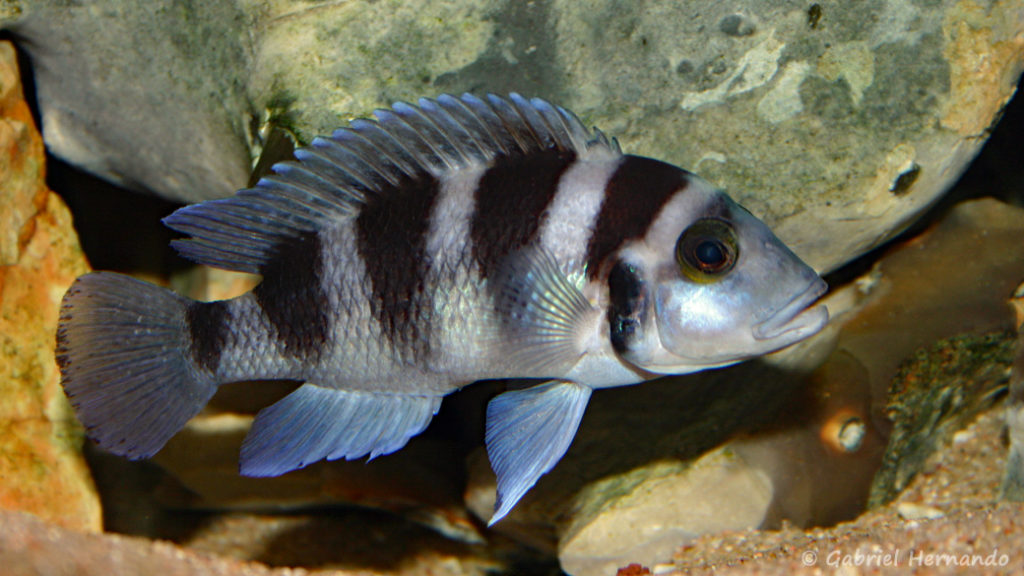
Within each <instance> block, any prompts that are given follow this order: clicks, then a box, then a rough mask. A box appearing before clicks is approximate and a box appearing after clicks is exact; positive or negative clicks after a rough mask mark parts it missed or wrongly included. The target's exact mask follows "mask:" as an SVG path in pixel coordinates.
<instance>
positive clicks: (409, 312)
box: [356, 175, 441, 360]
mask: <svg viewBox="0 0 1024 576" xmlns="http://www.w3.org/2000/svg"><path fill="white" fill-rule="evenodd" d="M440 187H441V185H440V182H438V180H437V179H436V178H434V177H432V176H429V175H422V176H420V177H418V178H417V179H416V180H412V181H409V182H407V183H406V184H405V185H404V186H401V187H399V188H394V189H389V190H385V191H382V192H381V194H380V195H379V196H376V197H374V198H373V199H372V200H371V201H370V202H368V203H367V204H366V205H365V206H363V208H362V210H361V211H360V213H359V216H358V217H357V218H356V243H357V249H358V251H359V255H360V256H361V257H362V260H363V263H364V265H365V267H366V274H367V276H368V277H369V279H370V283H371V286H372V296H371V298H370V310H371V312H372V313H373V315H374V317H375V318H376V319H377V321H378V322H379V323H380V325H381V328H382V329H383V332H384V335H385V336H386V337H388V338H389V339H390V341H391V343H392V344H393V345H394V346H395V347H396V349H398V350H399V351H401V352H405V353H407V354H410V355H411V358H412V359H414V360H418V359H421V358H423V357H424V356H425V355H426V354H428V353H429V346H430V342H429V340H428V335H429V334H430V326H429V317H428V316H426V315H425V314H424V312H425V311H427V310H429V308H430V306H431V302H430V295H429V293H427V291H426V286H425V285H424V281H425V279H426V277H427V274H428V273H429V271H430V262H431V258H430V255H428V254H427V253H426V250H427V232H428V230H429V223H430V215H431V213H432V211H433V209H434V204H435V202H436V201H437V197H438V194H439V192H440Z"/></svg>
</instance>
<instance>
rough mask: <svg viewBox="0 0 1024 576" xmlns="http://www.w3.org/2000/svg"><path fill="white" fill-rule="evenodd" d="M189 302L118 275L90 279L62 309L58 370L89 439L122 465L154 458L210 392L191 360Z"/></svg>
mask: <svg viewBox="0 0 1024 576" xmlns="http://www.w3.org/2000/svg"><path fill="white" fill-rule="evenodd" d="M191 304H192V302H191V301H190V300H187V299H185V298H182V297H181V296H178V295H176V294H174V293H173V292H171V291H169V290H165V289H163V288H161V287H159V286H155V285H153V284H148V283H146V282H141V281H139V280H135V279H134V278H131V277H128V276H124V275H121V274H114V273H109V272H95V273H92V274H86V275H85V276H82V277H81V278H79V279H78V280H76V281H75V283H74V284H73V285H72V286H71V288H70V289H69V290H68V292H67V294H65V295H64V301H63V302H62V304H61V311H60V326H59V328H58V330H57V363H58V364H59V366H60V371H61V382H62V384H63V386H64V392H65V393H66V394H67V396H68V398H69V399H70V400H71V404H72V405H73V406H74V408H75V412H76V413H77V415H78V418H79V420H81V422H82V424H84V425H85V428H86V431H87V433H88V435H89V437H90V438H92V439H93V440H95V441H96V442H97V443H98V444H99V445H100V446H102V447H103V448H104V449H106V450H109V451H110V452H113V453H115V454H119V455H121V456H126V457H128V458H133V459H137V458H148V457H149V456H152V455H153V454H154V453H156V452H157V451H158V450H160V448H162V447H163V446H164V444H165V443H166V442H167V441H168V440H169V439H170V438H171V436H173V435H174V434H175V433H176V432H178V431H179V430H181V428H182V427H184V426H185V423H186V422H188V420H189V419H190V418H192V417H193V416H195V415H196V414H198V413H199V411H200V410H202V408H203V407H204V406H205V405H206V403H207V402H208V401H209V399H210V397H211V396H213V393H214V391H215V390H216V382H215V381H214V380H213V378H212V376H211V375H210V374H209V373H208V372H204V371H202V370H201V369H200V368H199V367H198V366H197V365H196V363H195V362H194V361H193V359H192V357H191V354H190V342H189V338H188V334H187V331H186V322H187V320H186V315H187V311H188V310H189V306H190V305H191Z"/></svg>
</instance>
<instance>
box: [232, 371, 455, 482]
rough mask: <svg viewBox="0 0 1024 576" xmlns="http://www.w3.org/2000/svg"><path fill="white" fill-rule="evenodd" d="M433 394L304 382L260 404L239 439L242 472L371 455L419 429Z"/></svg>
mask: <svg viewBox="0 0 1024 576" xmlns="http://www.w3.org/2000/svg"><path fill="white" fill-rule="evenodd" d="M440 405H441V398H440V397H438V396H411V395H384V394H374V393H372V392H366V391H360V390H339V389H334V388H325V387H322V386H317V385H315V384H310V383H306V384H303V385H302V386H300V387H299V388H298V389H297V390H295V391H294V392H292V393H291V394H289V395H288V396H286V397H284V398H283V399H281V400H279V401H278V402H277V403H275V404H273V405H271V406H269V407H267V408H264V409H263V410H261V411H260V412H259V414H257V415H256V419H255V420H254V421H253V424H252V429H251V430H250V431H249V434H248V436H246V438H245V441H244V442H243V443H242V456H241V462H240V468H241V472H242V474H243V475H245V476H278V475H281V474H284V473H285V472H290V471H291V470H295V469H297V468H302V467H304V466H308V465H309V464H312V463H314V462H317V461H319V460H323V459H325V458H326V459H327V460H337V459H339V458H345V459H347V460H353V459H356V458H362V457H363V456H367V455H369V456H370V458H371V459H372V458H376V457H377V456H380V455H382V454H390V453H391V452H394V451H395V450H398V449H399V448H401V447H402V446H405V444H406V443H407V442H408V441H409V439H410V438H412V437H413V436H415V435H417V434H419V433H420V432H422V431H423V430H424V429H425V428H426V427H427V424H429V423H430V420H431V418H433V417H434V414H436V413H437V410H438V408H439V407H440Z"/></svg>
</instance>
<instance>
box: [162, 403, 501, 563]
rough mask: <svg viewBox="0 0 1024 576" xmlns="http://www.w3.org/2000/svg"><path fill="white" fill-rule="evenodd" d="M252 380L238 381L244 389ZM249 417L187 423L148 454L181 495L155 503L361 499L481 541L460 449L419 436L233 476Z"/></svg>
mask: <svg viewBox="0 0 1024 576" xmlns="http://www.w3.org/2000/svg"><path fill="white" fill-rule="evenodd" d="M257 385H258V384H253V383H247V384H246V385H244V386H246V387H247V388H248V390H249V393H248V394H246V396H250V397H251V396H252V395H253V394H252V388H253V386H257ZM239 386H240V387H241V386H243V385H239ZM228 392H229V393H232V391H228ZM240 392H241V391H240V390H236V391H234V393H235V394H238V393H240ZM222 396H223V395H222ZM219 403H220V404H222V405H223V404H224V403H225V400H223V399H221V400H220V401H219ZM269 403H270V402H267V403H266V404H269ZM236 405H237V404H236ZM264 405H265V404H264ZM260 407H262V406H260ZM251 424H252V416H247V415H240V414H236V413H217V414H209V415H203V416H199V417H198V418H195V419H193V420H192V421H191V422H189V424H188V426H186V428H185V430H184V431H182V432H180V433H179V434H177V435H176V436H175V437H174V438H172V439H171V441H170V442H168V443H167V446H166V447H164V449H163V450H161V451H160V453H158V454H157V455H156V456H155V457H154V461H155V462H156V463H158V464H159V465H160V466H162V467H163V468H164V469H165V470H167V471H168V472H170V474H171V475H173V476H174V478H175V479H176V480H177V482H179V483H180V485H181V487H183V488H184V489H185V490H186V491H187V495H182V494H181V491H180V490H174V491H168V492H167V494H169V497H168V496H165V497H163V498H161V503H162V504H163V505H164V506H165V507H172V508H178V509H182V508H184V509H195V510H221V511H232V510H234V511H237V510H245V511H264V512H272V511H277V512H282V511H289V510H290V511H298V510H309V509H311V508H315V507H336V506H363V507H370V508H376V509H381V510H387V511H390V512H392V513H394V514H396V515H399V516H402V517H405V518H409V519H411V520H413V521H415V522H418V523H419V524H422V525H424V526H427V527H430V528H432V529H434V530H436V531H437V532H438V533H440V534H444V535H446V536H448V537H450V538H452V539H455V540H461V541H465V542H470V543H474V544H480V543H483V541H484V540H483V537H482V535H481V534H480V532H479V529H478V528H477V526H476V525H475V524H474V523H473V521H472V520H470V518H469V515H468V514H467V512H466V510H465V508H464V507H463V506H462V499H461V495H460V493H459V486H460V484H461V483H462V475H461V472H462V469H461V468H462V466H461V454H459V453H458V452H457V451H455V450H453V449H452V448H451V447H450V446H448V445H446V444H445V443H444V442H439V441H436V440H433V441H432V440H431V439H430V438H426V437H417V438H414V439H413V440H412V441H411V442H410V443H409V445H408V446H406V447H405V448H404V449H403V450H401V451H399V452H397V453H395V454H390V455H386V456H382V457H380V458H377V459H375V460H373V461H372V462H366V461H363V460H358V461H353V462H345V461H340V462H319V463H316V464H313V465H311V466H308V467H306V468H303V469H302V470H296V471H293V472H290V473H288V474H285V475H283V476H279V477H276V478H248V477H244V476H239V475H238V455H239V450H240V448H241V445H242V439H243V438H244V436H245V434H246V433H247V432H248V431H249V427H250V425H251Z"/></svg>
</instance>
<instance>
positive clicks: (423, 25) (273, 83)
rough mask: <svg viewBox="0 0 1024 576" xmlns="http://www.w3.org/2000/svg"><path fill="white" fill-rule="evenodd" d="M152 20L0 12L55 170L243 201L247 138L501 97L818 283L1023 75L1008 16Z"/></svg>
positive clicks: (237, 8)
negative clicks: (664, 173) (605, 153)
mask: <svg viewBox="0 0 1024 576" xmlns="http://www.w3.org/2000/svg"><path fill="white" fill-rule="evenodd" d="M158 5H159V6H161V7H166V6H169V4H164V3H161V4H158ZM154 6H155V5H154V4H153V2H151V1H149V0H147V1H145V2H143V1H140V0H135V1H132V2H122V3H119V4H118V7H117V8H110V9H106V10H95V9H90V8H85V7H79V8H67V7H65V5H64V3H63V2H59V1H57V0H23V1H22V2H20V3H17V9H8V11H7V12H6V13H4V14H0V24H2V25H3V26H4V27H6V28H8V29H10V30H12V31H13V32H14V34H15V35H16V37H18V38H20V39H23V40H24V45H25V47H26V49H27V50H28V51H29V54H30V56H31V59H32V61H33V63H34V64H35V68H36V82H37V85H38V87H39V101H40V108H41V110H42V115H43V118H44V132H45V133H46V136H47V141H48V142H49V145H50V147H51V149H52V150H53V151H54V152H55V153H56V154H58V155H60V156H61V157H64V158H67V159H69V160H70V161H72V162H74V163H76V164H78V165H81V166H85V167H88V168H90V169H91V170H93V171H94V172H97V173H100V174H104V175H106V177H108V178H112V179H118V180H120V181H122V182H125V183H127V184H130V185H134V186H136V187H141V188H147V189H150V190H154V191H157V192H158V193H160V194H163V195H166V196H168V197H171V198H177V199H183V200H190V201H191V200H198V199H202V198H211V197H216V196H221V195H224V194H226V193H228V192H229V191H230V190H231V189H232V188H234V187H239V186H242V185H244V183H245V181H246V174H247V167H248V166H249V164H248V163H247V160H248V156H247V150H248V149H250V148H258V142H256V140H258V138H257V137H256V136H255V135H251V131H250V130H249V128H248V127H249V126H250V124H259V123H262V129H261V130H259V131H257V132H259V133H261V134H262V133H270V132H273V130H274V129H275V128H276V129H280V128H285V129H287V130H290V131H292V132H293V133H294V134H296V135H297V136H298V138H299V140H301V141H306V142H308V141H309V140H310V139H311V138H312V137H313V136H314V135H317V134H324V133H329V132H330V131H331V130H333V129H335V128H337V127H339V126H340V125H343V124H344V123H345V121H347V120H349V119H351V118H354V117H357V116H365V115H367V114H368V113H369V112H370V111H371V110H372V109H373V108H376V107H381V106H385V105H388V104H390V103H391V102H392V101H394V100H399V99H404V100H414V99H416V98H418V97H420V96H424V95H436V94H437V93H439V92H455V93H458V92H462V91H474V92H485V91H492V92H498V93H502V92H507V91H512V90H515V91H519V92H522V93H525V94H529V95H538V96H543V97H547V98H549V99H552V100H554V101H555V102H557V103H559V104H561V105H563V106H565V107H567V108H569V109H571V110H574V111H575V112H576V113H578V114H579V115H580V116H581V117H582V118H583V119H584V120H585V121H586V122H588V123H591V124H595V125H597V126H600V127H602V128H603V129H604V130H606V131H607V132H609V133H610V134H612V135H615V136H617V137H618V138H619V139H620V141H621V142H622V144H623V146H624V148H625V149H626V150H628V151H630V152H633V153H639V154H644V155H648V156H654V157H658V158H661V159H665V160H668V161H671V162H675V163H678V164H679V165H681V166H684V167H687V168H690V169H692V170H694V171H696V172H698V173H700V174H702V175H704V176H705V177H707V178H709V179H710V180H711V181H712V182H715V183H717V184H718V185H720V186H722V187H724V188H725V189H727V190H728V191H729V192H730V193H731V194H732V195H734V196H735V197H736V198H737V199H738V200H739V201H741V203H743V204H745V205H746V206H747V207H749V208H750V209H751V210H752V211H753V212H754V213H756V214H758V215H759V216H762V217H764V218H765V219H766V220H767V221H768V222H769V223H770V224H772V225H774V226H775V227H776V229H777V231H778V233H779V235H780V236H781V237H782V238H783V239H784V240H786V241H787V242H788V243H789V244H790V245H791V246H793V247H794V248H795V251H796V252H797V253H798V254H800V255H801V256H803V257H804V258H805V259H807V260H808V261H809V262H810V263H811V264H812V265H814V266H815V267H817V268H818V269H821V270H831V269H834V268H836V267H837V266H838V265H840V264H842V263H844V262H847V261H849V260H850V259H851V258H853V257H854V256H856V255H859V254H861V253H863V252H865V251H866V250H868V249H869V248H871V247H873V246H876V245H878V244H879V243H880V242H882V241H883V240H885V239H888V238H891V237H893V236H894V235H895V234H896V233H897V232H898V231H900V230H902V229H903V228H904V227H906V226H907V225H908V224H909V223H910V222H912V221H913V220H914V219H915V218H916V217H917V216H918V215H919V214H920V213H921V212H922V211H923V210H924V209H925V208H926V207H928V206H929V205H931V204H932V203H933V202H934V201H935V199H936V198H937V197H938V196H939V195H940V194H941V193H942V192H943V191H944V190H945V189H946V188H947V187H948V186H949V185H951V184H952V183H953V181H954V180H955V179H956V177H957V175H958V174H959V173H960V172H961V170H962V169H963V168H964V167H965V166H966V163H967V162H968V161H969V160H970V159H971V158H972V157H973V156H974V154H975V153H976V152H977V150H978V148H979V147H980V145H981V144H982V142H983V141H984V138H985V137H986V135H987V131H988V129H989V127H990V125H991V123H992V122H993V120H994V119H995V118H996V117H997V116H998V113H999V111H1000V109H1001V108H1002V106H1003V105H1004V104H1005V103H1006V101H1007V100H1008V99H1009V97H1010V95H1011V94H1012V93H1013V91H1014V87H1015V84H1016V80H1017V78H1018V76H1019V74H1020V71H1021V67H1022V62H1024V18H1022V17H1020V14H1021V13H1022V11H1024V0H999V1H994V2H989V3H985V4H980V3H976V2H973V1H969V0H942V1H936V2H927V3H922V2H907V1H905V0H879V1H877V2H873V3H868V4H865V3H849V2H845V3H844V2H822V3H814V4H811V5H809V6H804V5H793V4H791V3H788V2H778V1H773V2H739V3H736V2H733V3H729V4H714V3H712V4H709V3H707V2H668V1H652V2H648V3H646V4H645V9H644V10H642V11H636V12H635V13H630V14H626V13H624V12H623V11H622V10H621V9H620V7H619V5H618V3H616V2H613V1H612V0H600V1H597V2H591V3H587V4H585V5H583V4H579V3H576V2H571V1H565V0H563V1H559V2H544V3H525V4H524V3H522V2H515V1H508V0H505V1H503V2H492V3H489V4H487V5H477V4H475V3H451V2H430V3H427V4H426V5H424V4H423V3H404V2H391V3H380V2H373V1H370V0H357V1H352V2H341V3H339V2H304V3H300V4H296V3H293V2H282V1H276V0H262V1H258V2H255V1H254V2H232V1H229V0H219V1H217V2H209V3H205V4H204V5H203V9H202V10H201V11H198V12H184V11H181V10H176V9H166V8H165V9H157V8H154ZM100 30H102V32H99V31H100ZM65 46H73V47H74V49H73V50H67V49H65ZM110 62H114V63H116V64H117V65H116V66H109V65H107V63H110ZM140 79H141V80H140ZM82 119H88V123H86V122H85V121H84V120H82ZM154 134H159V135H160V137H159V138H154V137H153V135H154Z"/></svg>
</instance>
